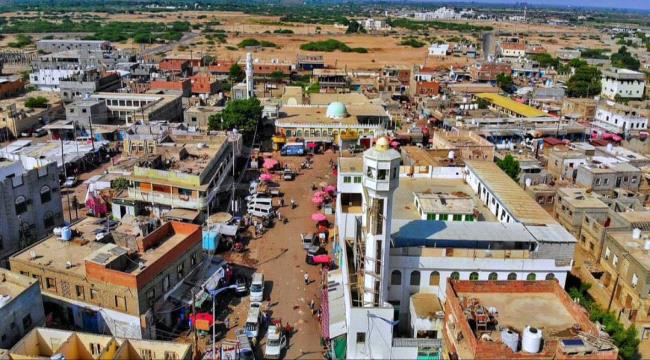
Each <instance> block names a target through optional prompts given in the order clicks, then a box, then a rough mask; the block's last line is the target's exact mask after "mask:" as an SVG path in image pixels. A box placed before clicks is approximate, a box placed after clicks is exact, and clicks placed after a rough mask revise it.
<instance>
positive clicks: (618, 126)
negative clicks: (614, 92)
mask: <svg viewBox="0 0 650 360" xmlns="http://www.w3.org/2000/svg"><path fill="white" fill-rule="evenodd" d="M592 125H593V126H594V127H597V128H601V129H603V130H605V131H608V132H612V133H616V134H628V133H638V132H640V131H647V130H648V113H647V111H645V110H643V109H640V108H638V107H634V106H628V105H624V104H617V103H614V102H613V101H605V102H601V103H599V104H598V107H597V108H596V115H595V116H594V121H593V123H592Z"/></svg>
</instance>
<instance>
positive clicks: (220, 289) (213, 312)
mask: <svg viewBox="0 0 650 360" xmlns="http://www.w3.org/2000/svg"><path fill="white" fill-rule="evenodd" d="M236 288H237V285H235V284H233V285H229V286H224V287H222V288H219V289H215V290H208V293H210V296H212V359H214V358H215V352H216V344H215V341H214V338H215V335H216V334H215V329H214V327H215V326H214V319H216V316H215V305H214V304H215V301H214V300H215V299H216V297H217V295H219V294H221V293H222V292H224V291H226V290H230V289H236Z"/></svg>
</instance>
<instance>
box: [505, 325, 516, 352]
mask: <svg viewBox="0 0 650 360" xmlns="http://www.w3.org/2000/svg"><path fill="white" fill-rule="evenodd" d="M501 341H502V342H503V343H504V344H505V345H506V346H507V347H509V348H510V350H512V352H517V349H518V348H519V334H517V333H516V332H514V331H512V330H511V329H503V330H501Z"/></svg>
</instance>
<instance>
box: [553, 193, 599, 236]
mask: <svg viewBox="0 0 650 360" xmlns="http://www.w3.org/2000/svg"><path fill="white" fill-rule="evenodd" d="M608 210H609V207H608V206H607V204H605V203H604V202H602V201H601V200H600V196H599V195H597V194H595V193H593V192H591V191H588V190H586V189H582V188H560V189H558V190H557V195H556V196H555V206H554V215H555V218H556V219H557V221H558V222H559V223H560V224H562V225H563V226H564V227H565V228H566V229H567V230H569V231H570V232H571V233H572V234H573V235H574V236H576V237H578V235H579V233H580V228H581V226H582V219H583V218H584V217H585V215H591V216H592V217H593V218H595V219H605V218H607V212H608Z"/></svg>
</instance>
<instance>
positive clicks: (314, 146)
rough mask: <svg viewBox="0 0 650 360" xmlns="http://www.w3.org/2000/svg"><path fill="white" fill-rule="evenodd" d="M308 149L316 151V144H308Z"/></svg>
mask: <svg viewBox="0 0 650 360" xmlns="http://www.w3.org/2000/svg"><path fill="white" fill-rule="evenodd" d="M307 147H308V148H310V149H315V148H316V143H308V144H307Z"/></svg>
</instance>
